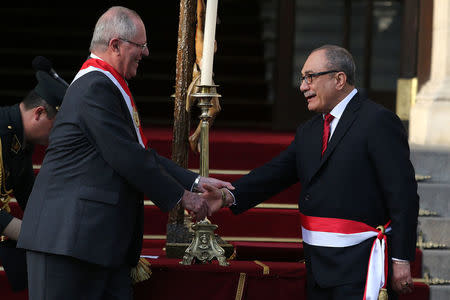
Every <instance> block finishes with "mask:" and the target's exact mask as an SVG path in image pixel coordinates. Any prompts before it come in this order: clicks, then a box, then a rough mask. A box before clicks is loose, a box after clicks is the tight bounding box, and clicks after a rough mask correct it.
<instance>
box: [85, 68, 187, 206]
mask: <svg viewBox="0 0 450 300" xmlns="http://www.w3.org/2000/svg"><path fill="white" fill-rule="evenodd" d="M122 102H123V98H122V96H121V95H120V91H119V90H118V89H117V87H115V86H114V85H113V84H112V83H111V82H110V81H109V79H107V78H106V77H99V76H98V77H97V79H96V80H91V81H90V82H89V83H88V86H87V88H86V89H85V90H84V92H83V95H82V96H81V97H80V127H81V129H82V130H83V131H84V132H85V133H86V135H87V136H88V138H89V139H90V141H91V142H92V143H93V144H94V145H95V147H96V149H97V150H98V151H99V153H100V155H101V156H102V158H103V159H104V160H105V161H106V162H107V163H108V164H109V165H110V166H111V167H112V168H113V169H114V170H115V171H116V172H117V173H118V174H120V175H121V176H122V177H123V178H125V180H126V181H127V182H129V183H130V184H131V185H132V186H134V187H135V188H136V189H137V190H139V191H141V192H143V193H144V194H146V195H147V196H148V197H149V198H150V199H152V201H153V202H154V203H155V204H156V205H157V206H158V207H159V208H161V209H162V210H170V209H172V208H173V207H174V206H175V205H176V203H177V202H178V201H179V199H180V198H181V197H182V195H183V193H184V187H183V186H182V185H181V184H180V183H179V182H178V181H177V180H176V179H175V177H181V175H179V174H182V173H186V174H188V173H189V171H187V170H184V171H183V170H181V168H180V167H175V166H173V165H171V167H166V166H164V163H161V161H163V159H161V157H160V156H159V155H157V154H156V152H155V151H154V150H146V149H144V148H143V147H142V146H141V145H140V144H139V143H138V141H137V140H136V138H135V135H134V133H133V130H134V128H133V127H132V124H131V123H130V121H129V118H127V115H126V114H125V112H124V110H123V109H122V107H123V104H122ZM126 113H127V112H126ZM166 165H167V163H166ZM173 174H175V175H176V176H174V175H173ZM188 176H189V175H185V177H186V178H187V177H188ZM194 179H195V176H193V178H192V182H193V181H194Z"/></svg>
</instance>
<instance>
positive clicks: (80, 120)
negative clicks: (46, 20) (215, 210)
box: [18, 71, 197, 266]
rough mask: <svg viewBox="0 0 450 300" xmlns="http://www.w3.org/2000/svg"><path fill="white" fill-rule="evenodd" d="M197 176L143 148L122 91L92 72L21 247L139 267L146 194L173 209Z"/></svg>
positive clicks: (33, 204)
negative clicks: (137, 265)
mask: <svg viewBox="0 0 450 300" xmlns="http://www.w3.org/2000/svg"><path fill="white" fill-rule="evenodd" d="M196 176H197V174H195V173H193V172H190V171H187V170H185V169H183V168H181V167H179V166H177V165H176V164H175V163H173V162H172V161H170V160H168V159H166V158H164V157H161V156H159V155H158V154H157V153H156V152H155V151H154V150H152V149H144V148H143V147H142V146H141V145H140V144H139V143H138V141H137V136H136V132H135V130H134V127H133V123H132V120H131V117H130V114H129V112H128V109H127V107H126V104H125V102H124V100H123V97H122V95H121V93H120V91H119V89H118V88H117V87H116V86H115V85H114V84H113V83H112V82H111V81H110V80H109V79H108V78H107V77H106V76H105V75H104V74H102V73H100V72H96V71H94V72H91V73H88V74H86V75H84V76H83V77H81V78H79V79H78V80H76V81H75V82H74V83H73V84H72V85H71V86H70V87H69V89H68V90H67V93H66V95H65V97H64V101H63V104H62V107H61V110H60V112H59V113H58V115H57V117H56V121H55V124H54V128H53V130H52V132H51V135H50V144H49V147H48V148H47V152H46V156H45V158H44V161H43V164H42V168H41V170H40V172H39V175H38V176H37V178H36V182H35V185H34V187H33V190H32V193H31V196H30V198H29V201H28V207H27V210H26V212H25V215H24V218H23V225H22V230H21V234H20V239H19V242H18V246H19V247H21V248H25V249H28V250H33V251H39V252H44V253H53V254H59V255H67V256H72V257H75V258H78V259H81V260H84V261H88V262H92V263H96V264H100V265H104V266H115V265H120V264H123V263H125V262H126V263H128V264H130V265H135V264H136V263H137V260H138V258H139V255H140V250H141V246H142V234H143V232H142V230H143V229H142V225H143V194H145V195H147V196H148V197H149V198H150V199H151V200H152V201H153V202H154V203H155V204H156V205H157V206H158V207H159V208H161V209H162V210H165V211H167V210H170V209H172V208H173V207H174V206H175V205H176V203H177V202H178V201H179V200H180V198H181V197H182V195H183V192H184V190H185V189H189V188H190V187H191V185H192V183H193V181H194V180H195V178H196ZM146 222H151V220H146Z"/></svg>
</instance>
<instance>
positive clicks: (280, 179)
mask: <svg viewBox="0 0 450 300" xmlns="http://www.w3.org/2000/svg"><path fill="white" fill-rule="evenodd" d="M296 147H297V136H296V138H295V139H294V141H292V143H291V144H290V145H289V147H288V148H287V149H286V150H284V151H283V152H281V153H280V154H279V155H278V156H277V157H275V158H273V159H272V160H271V161H269V162H267V163H266V164H264V165H262V166H261V167H258V168H256V169H254V170H252V171H251V172H250V173H249V174H247V175H245V176H243V177H241V178H239V179H238V180H236V181H234V182H233V186H234V187H235V190H234V191H233V196H234V199H235V205H233V206H231V207H230V209H231V211H232V212H233V213H235V214H239V213H242V212H244V211H246V210H248V209H250V208H252V207H254V206H256V205H258V204H259V203H261V202H264V201H265V200H267V199H269V198H270V197H272V196H274V195H276V194H278V193H279V192H281V191H282V190H284V189H286V188H288V187H289V186H291V185H293V184H294V183H296V182H297V181H298V176H297V169H296V165H297V164H296Z"/></svg>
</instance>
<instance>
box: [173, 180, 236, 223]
mask: <svg viewBox="0 0 450 300" xmlns="http://www.w3.org/2000/svg"><path fill="white" fill-rule="evenodd" d="M197 190H198V193H197V192H189V191H186V190H185V191H184V194H183V197H182V198H181V205H182V206H183V207H184V208H185V209H187V210H188V211H189V213H190V215H191V216H192V217H194V218H195V219H196V220H197V221H200V220H203V219H204V218H205V217H209V216H211V215H212V214H213V213H215V212H217V211H218V210H219V209H221V208H222V207H229V206H230V205H232V204H233V202H234V197H233V196H232V195H231V193H230V190H234V187H233V186H232V185H231V183H229V182H226V181H222V180H218V179H215V178H211V177H200V180H199V182H198V186H197Z"/></svg>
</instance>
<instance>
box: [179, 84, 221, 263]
mask: <svg viewBox="0 0 450 300" xmlns="http://www.w3.org/2000/svg"><path fill="white" fill-rule="evenodd" d="M199 87H200V93H196V94H193V95H192V97H196V98H198V102H197V106H198V107H199V108H200V109H201V114H200V120H201V131H200V175H201V176H204V177H208V176H209V121H210V119H211V116H210V115H208V110H209V108H210V107H211V106H212V104H211V99H213V98H214V97H220V95H219V94H217V92H216V87H217V85H200V86H199ZM217 228H218V226H217V225H214V224H211V223H210V222H209V221H208V220H207V219H204V220H202V221H199V222H197V223H196V224H194V225H193V226H192V229H193V230H194V238H193V240H192V242H191V244H190V245H189V247H188V248H187V249H186V251H185V254H184V256H183V260H182V261H181V262H180V264H183V265H190V264H192V261H193V260H194V258H196V259H197V260H198V261H200V262H201V263H206V262H210V261H211V260H212V259H214V258H216V259H217V260H218V261H219V265H221V266H228V265H229V263H228V262H227V261H226V258H225V250H224V249H223V248H222V247H221V246H220V245H219V243H218V239H220V238H219V237H218V236H217V235H216V234H214V230H216V229H217Z"/></svg>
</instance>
